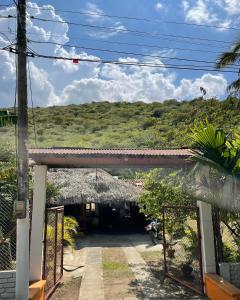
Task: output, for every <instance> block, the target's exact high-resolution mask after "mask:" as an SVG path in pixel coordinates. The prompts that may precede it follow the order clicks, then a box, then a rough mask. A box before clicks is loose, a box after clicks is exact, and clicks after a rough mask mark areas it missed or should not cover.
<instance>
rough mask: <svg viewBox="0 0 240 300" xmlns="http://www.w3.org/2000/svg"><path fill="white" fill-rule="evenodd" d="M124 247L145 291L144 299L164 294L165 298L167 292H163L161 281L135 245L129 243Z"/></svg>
mask: <svg viewBox="0 0 240 300" xmlns="http://www.w3.org/2000/svg"><path fill="white" fill-rule="evenodd" d="M122 249H123V250H124V252H125V255H126V257H127V260H128V263H129V266H130V268H131V269H132V271H133V273H134V276H135V278H136V280H137V284H138V286H139V288H140V289H141V291H142V293H143V299H153V298H155V299H156V298H159V297H163V296H164V299H165V298H166V294H164V293H162V292H161V284H160V281H159V280H157V279H156V278H155V277H153V276H152V274H151V271H150V269H149V267H148V266H147V264H146V262H145V261H144V260H143V258H142V257H141V255H140V254H139V252H138V251H137V250H136V249H135V247H132V246H130V245H129V246H128V247H122Z"/></svg>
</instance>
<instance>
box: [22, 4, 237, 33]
mask: <svg viewBox="0 0 240 300" xmlns="http://www.w3.org/2000/svg"><path fill="white" fill-rule="evenodd" d="M27 7H28V8H30V9H37V10H42V11H44V10H48V11H49V10H50V11H56V12H60V13H71V14H80V15H87V16H101V17H107V18H116V19H125V20H134V21H146V22H151V23H152V22H154V23H167V24H176V25H187V26H197V27H207V28H218V29H230V30H238V31H239V30H240V28H237V27H231V26H218V25H207V24H196V23H189V22H177V21H165V20H157V19H149V18H138V17H130V16H118V15H109V14H105V13H97V12H86V11H72V10H63V9H58V8H45V7H38V8H37V7H31V6H27Z"/></svg>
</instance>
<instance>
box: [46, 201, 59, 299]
mask: <svg viewBox="0 0 240 300" xmlns="http://www.w3.org/2000/svg"><path fill="white" fill-rule="evenodd" d="M63 239H64V207H63V206H60V207H53V208H47V209H46V217H45V233H44V263H43V279H45V280H46V281H47V283H46V288H45V293H46V299H48V297H49V296H50V295H51V294H52V293H53V292H54V290H55V289H56V287H57V285H58V284H59V282H60V280H61V278H62V275H63Z"/></svg>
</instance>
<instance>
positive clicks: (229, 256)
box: [213, 208, 240, 271]
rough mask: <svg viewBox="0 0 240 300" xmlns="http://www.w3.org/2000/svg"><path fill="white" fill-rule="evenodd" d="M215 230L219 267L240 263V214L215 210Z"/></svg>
mask: <svg viewBox="0 0 240 300" xmlns="http://www.w3.org/2000/svg"><path fill="white" fill-rule="evenodd" d="M213 228H214V237H215V249H216V259H217V267H218V265H219V264H220V263H223V262H224V263H240V212H238V211H233V212H231V211H226V210H223V209H219V208H214V209H213ZM218 271H219V268H218Z"/></svg>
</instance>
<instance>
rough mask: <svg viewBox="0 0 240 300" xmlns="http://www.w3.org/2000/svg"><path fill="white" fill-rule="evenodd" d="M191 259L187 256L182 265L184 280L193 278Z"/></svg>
mask: <svg viewBox="0 0 240 300" xmlns="http://www.w3.org/2000/svg"><path fill="white" fill-rule="evenodd" d="M192 262H193V259H192V258H191V257H190V256H189V257H188V258H187V260H186V262H185V263H184V264H182V267H181V270H182V273H183V276H184V277H185V278H191V279H192V278H193V277H194V276H193V267H192Z"/></svg>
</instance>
